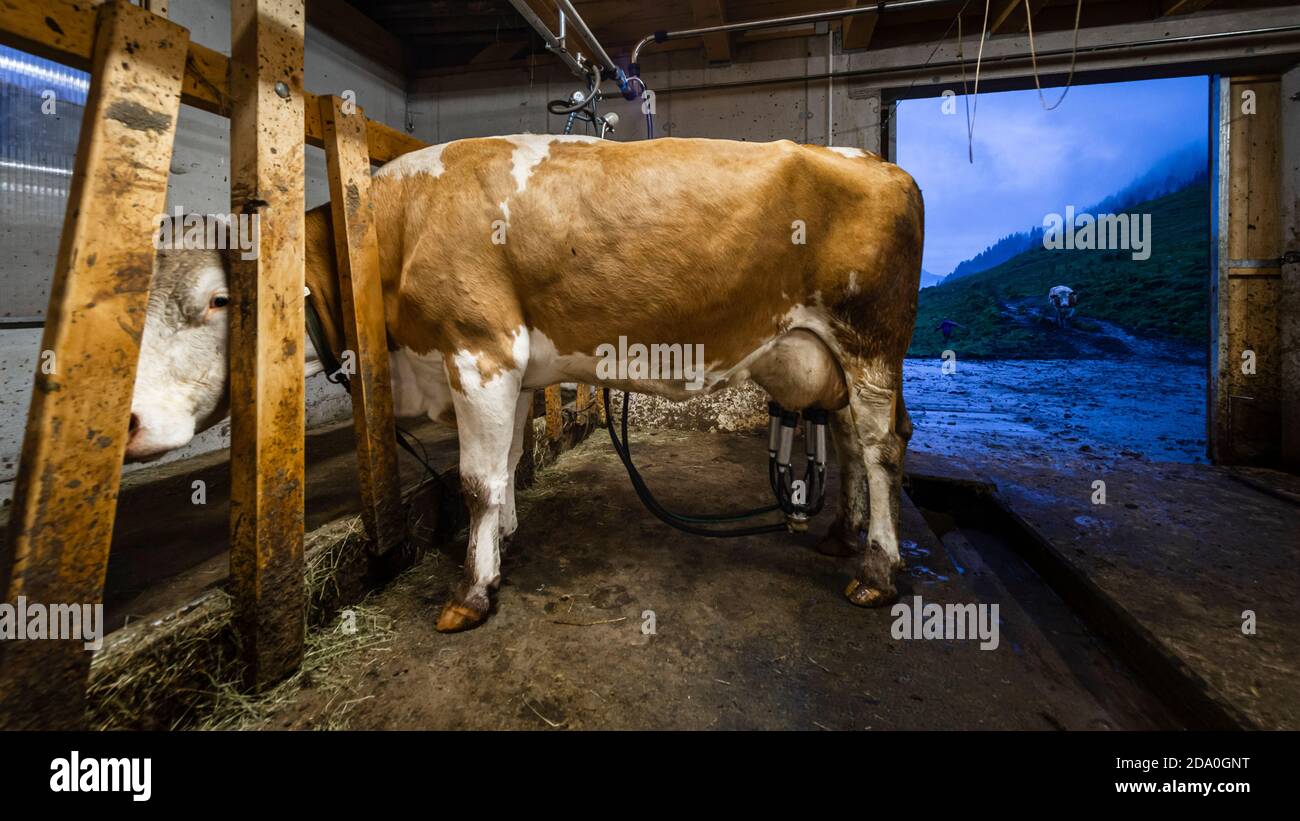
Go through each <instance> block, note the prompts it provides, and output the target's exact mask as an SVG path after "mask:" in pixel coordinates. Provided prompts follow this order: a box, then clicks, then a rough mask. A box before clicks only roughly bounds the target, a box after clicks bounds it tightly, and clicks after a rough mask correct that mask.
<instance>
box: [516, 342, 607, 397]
mask: <svg viewBox="0 0 1300 821" xmlns="http://www.w3.org/2000/svg"><path fill="white" fill-rule="evenodd" d="M528 348H529V353H528V366H527V368H526V369H525V371H524V389H525V390H535V389H537V388H545V387H547V386H549V385H555V384H557V383H560V382H585V383H594V382H595V381H596V362H597V359H596V357H595V356H594V355H592V354H582V353H567V354H561V353H560V352H559V350H558V349H556V347H555V343H554V342H552V341H551V338H550V337H548V336H547V335H546V334H544V333H542V332H541V331H539V330H537V329H535V328H530V329H529V330H528Z"/></svg>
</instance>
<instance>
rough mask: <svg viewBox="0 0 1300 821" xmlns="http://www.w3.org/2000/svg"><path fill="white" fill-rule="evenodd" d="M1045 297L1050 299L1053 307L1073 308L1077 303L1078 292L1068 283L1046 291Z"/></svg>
mask: <svg viewBox="0 0 1300 821" xmlns="http://www.w3.org/2000/svg"><path fill="white" fill-rule="evenodd" d="M1047 298H1048V299H1049V300H1051V302H1052V305H1053V307H1055V308H1057V309H1061V310H1064V309H1067V308H1073V307H1075V306H1076V305H1078V304H1079V296H1078V294H1076V293H1075V292H1074V289H1073V288H1071V287H1069V286H1068V285H1057V286H1055V287H1054V288H1052V289H1051V290H1050V291H1048V292H1047Z"/></svg>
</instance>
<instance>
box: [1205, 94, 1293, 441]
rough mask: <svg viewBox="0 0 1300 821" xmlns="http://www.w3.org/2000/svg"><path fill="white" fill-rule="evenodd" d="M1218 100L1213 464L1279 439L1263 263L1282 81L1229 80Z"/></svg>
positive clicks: (1272, 297) (1275, 341)
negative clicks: (1220, 214) (1222, 245)
mask: <svg viewBox="0 0 1300 821" xmlns="http://www.w3.org/2000/svg"><path fill="white" fill-rule="evenodd" d="M1224 102H1225V104H1226V106H1227V111H1226V112H1224V114H1225V117H1224V118H1223V119H1224V120H1225V121H1226V122H1227V134H1226V137H1227V139H1228V163H1227V165H1228V179H1227V197H1226V206H1227V214H1226V215H1224V216H1225V217H1226V221H1227V222H1226V227H1227V243H1226V246H1227V247H1226V249H1223V251H1226V258H1224V259H1220V261H1219V263H1220V266H1221V267H1222V275H1221V276H1220V279H1219V283H1220V286H1219V291H1218V305H1217V306H1216V309H1217V311H1218V317H1219V323H1218V332H1219V335H1220V339H1219V340H1218V341H1217V350H1218V352H1219V356H1220V358H1221V361H1220V366H1219V369H1218V378H1217V379H1216V381H1215V384H1214V391H1215V395H1214V397H1213V404H1212V407H1213V408H1214V409H1215V410H1216V413H1215V414H1214V415H1213V417H1212V420H1211V424H1212V426H1213V430H1212V437H1213V438H1212V441H1213V452H1214V456H1215V458H1216V460H1218V461H1224V462H1234V463H1253V462H1268V461H1270V460H1272V459H1273V458H1275V455H1276V453H1277V451H1278V449H1279V448H1280V446H1281V426H1280V418H1281V384H1282V374H1281V347H1280V333H1279V327H1278V308H1279V302H1280V298H1281V297H1280V287H1279V286H1280V277H1279V275H1280V270H1281V269H1280V265H1277V266H1269V265H1267V262H1268V261H1270V260H1276V259H1277V258H1279V257H1280V256H1281V255H1282V251H1283V248H1282V226H1281V219H1280V210H1279V208H1280V204H1281V203H1280V196H1281V190H1280V186H1279V183H1278V180H1279V178H1280V176H1281V173H1280V170H1281V153H1280V152H1281V106H1282V102H1281V87H1280V83H1279V80H1278V78H1277V77H1234V78H1233V79H1232V81H1231V85H1230V88H1229V93H1228V94H1227V97H1226V100H1225V101H1224ZM1223 251H1221V256H1223ZM1243 355H1245V356H1246V357H1247V359H1245V360H1243Z"/></svg>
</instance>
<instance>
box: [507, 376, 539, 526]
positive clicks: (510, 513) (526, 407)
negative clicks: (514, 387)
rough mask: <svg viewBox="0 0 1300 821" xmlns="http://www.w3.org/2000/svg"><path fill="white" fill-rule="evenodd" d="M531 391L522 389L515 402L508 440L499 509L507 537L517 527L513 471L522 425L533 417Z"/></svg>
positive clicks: (520, 445) (519, 452) (520, 450)
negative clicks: (507, 470) (506, 472)
mask: <svg viewBox="0 0 1300 821" xmlns="http://www.w3.org/2000/svg"><path fill="white" fill-rule="evenodd" d="M532 411H533V392H532V391H523V392H522V393H520V394H519V399H518V400H516V402H515V429H514V433H513V435H512V437H511V440H510V460H509V465H510V488H509V492H508V493H506V502H505V506H504V507H503V508H502V510H501V535H502V537H504V538H506V539H509V538H510V537H511V536H513V535H514V533H515V531H516V530H518V529H519V516H518V514H517V513H516V511H515V473H516V471H517V470H518V468H519V460H520V458H522V457H523V455H524V438H525V436H524V427H525V426H526V425H527V424H528V423H529V422H530V421H531V420H532V418H533V412H532Z"/></svg>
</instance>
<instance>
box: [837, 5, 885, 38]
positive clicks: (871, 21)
mask: <svg viewBox="0 0 1300 821" xmlns="http://www.w3.org/2000/svg"><path fill="white" fill-rule="evenodd" d="M853 5H854V6H864V5H875V3H873V2H871V0H854V3H853ZM879 22H880V15H879V14H855V15H854V16H852V17H845V18H844V30H843V33H842V35H841V37H840V40H841V43H842V45H843V47H844V48H845V49H846V50H852V49H863V48H868V47H869V46H870V45H871V38H872V37H874V36H875V34H876V24H877V23H879Z"/></svg>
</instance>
